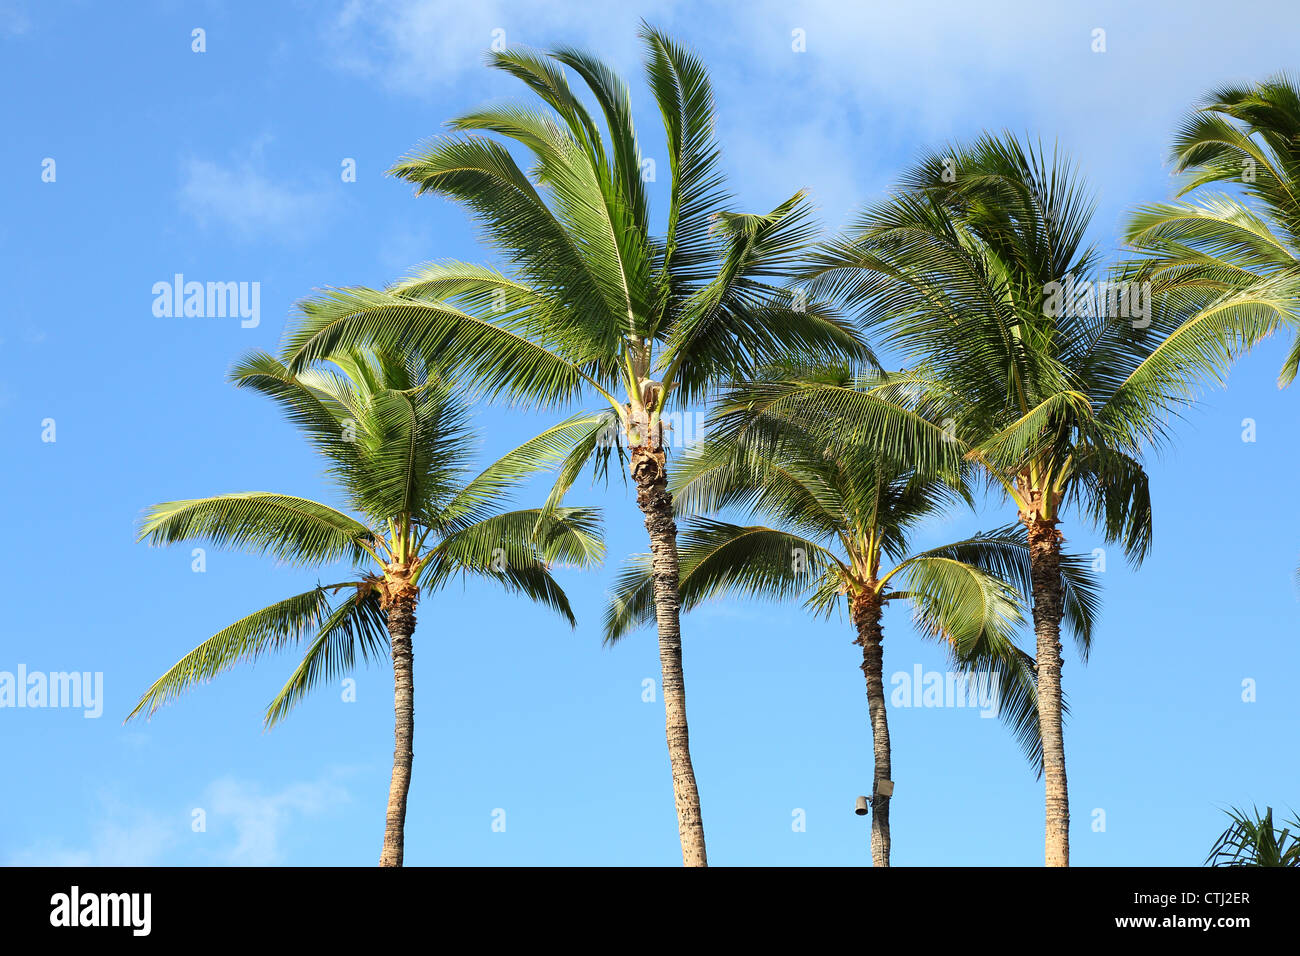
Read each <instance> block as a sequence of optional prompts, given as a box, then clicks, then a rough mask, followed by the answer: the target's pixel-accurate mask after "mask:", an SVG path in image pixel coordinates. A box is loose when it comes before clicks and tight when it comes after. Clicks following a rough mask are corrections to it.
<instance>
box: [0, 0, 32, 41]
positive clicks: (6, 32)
mask: <svg viewBox="0 0 1300 956" xmlns="http://www.w3.org/2000/svg"><path fill="white" fill-rule="evenodd" d="M31 28H32V21H31V18H30V17H28V16H27V11H26V10H25V9H23V7H22V6H21V5H20V4H18V3H15V2H11V0H0V36H6V37H17V36H22V35H23V34H24V33H26V32H27V31H28V30H30V29H31Z"/></svg>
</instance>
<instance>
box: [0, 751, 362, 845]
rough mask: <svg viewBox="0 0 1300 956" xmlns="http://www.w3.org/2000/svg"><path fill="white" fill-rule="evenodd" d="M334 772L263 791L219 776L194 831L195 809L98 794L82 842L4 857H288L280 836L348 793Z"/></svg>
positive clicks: (203, 800) (203, 802)
mask: <svg viewBox="0 0 1300 956" xmlns="http://www.w3.org/2000/svg"><path fill="white" fill-rule="evenodd" d="M339 776H340V774H338V773H335V774H332V775H329V776H326V777H324V778H322V779H320V780H316V781H308V782H302V783H294V784H289V785H288V786H286V787H284V788H282V789H280V790H272V791H269V792H268V791H266V790H265V789H264V788H263V787H262V786H260V785H259V784H257V783H253V782H249V781H246V780H239V779H237V778H234V777H222V778H220V779H218V780H215V781H213V782H212V783H211V784H210V785H209V786H208V787H206V788H205V789H204V791H203V796H202V798H201V799H200V800H198V801H197V804H198V806H197V808H198V809H202V810H203V812H204V814H205V817H206V819H205V829H204V831H203V832H199V833H196V832H194V830H193V829H192V821H193V816H192V814H193V810H194V809H195V808H191V807H179V808H174V809H171V810H168V811H158V810H155V809H142V808H134V807H130V806H127V805H126V804H124V803H123V802H122V801H121V800H120V799H119V798H118V797H116V796H113V795H111V794H101V795H100V797H99V808H98V810H97V812H96V814H95V816H94V818H93V819H92V821H91V823H90V833H89V838H88V840H87V841H86V842H85V843H84V844H83V845H75V844H71V845H70V844H69V843H67V842H65V841H63V840H61V839H40V840H37V841H35V842H34V843H32V844H31V845H29V846H28V847H26V848H24V849H21V850H18V851H16V852H14V853H12V854H10V855H9V857H8V858H7V859H6V860H5V861H4V862H5V863H6V864H8V865H11V866H163V865H176V864H177V863H185V862H193V861H194V858H195V857H197V858H198V860H200V861H202V862H209V863H210V862H212V861H216V862H219V863H223V864H229V865H232V866H274V865H278V864H282V863H284V862H285V851H284V842H285V838H286V835H287V833H288V831H289V830H290V828H291V827H293V826H294V825H295V824H296V823H298V822H299V821H301V820H302V819H303V818H305V817H313V816H317V815H319V814H322V813H326V812H328V811H330V810H332V809H334V808H335V807H338V806H340V805H342V804H344V803H347V802H348V801H349V800H350V799H351V798H350V795H349V794H348V792H347V790H346V789H345V788H344V787H343V786H342V785H341V784H340V783H338V777H339Z"/></svg>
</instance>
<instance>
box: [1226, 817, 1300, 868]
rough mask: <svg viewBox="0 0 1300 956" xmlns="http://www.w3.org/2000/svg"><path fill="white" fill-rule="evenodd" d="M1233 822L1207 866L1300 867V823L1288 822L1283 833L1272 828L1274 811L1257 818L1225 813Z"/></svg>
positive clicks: (1295, 821)
mask: <svg viewBox="0 0 1300 956" xmlns="http://www.w3.org/2000/svg"><path fill="white" fill-rule="evenodd" d="M1226 813H1227V814H1228V817H1229V818H1230V819H1231V820H1232V823H1231V824H1230V825H1229V827H1228V828H1227V829H1226V830H1224V831H1223V833H1222V834H1220V835H1219V839H1218V840H1217V841H1216V842H1215V844H1214V846H1213V848H1212V849H1211V850H1210V855H1209V856H1207V857H1206V858H1205V865H1206V866H1300V821H1297V820H1291V821H1289V822H1288V823H1287V826H1286V828H1285V829H1283V830H1281V831H1279V830H1276V829H1274V827H1273V808H1272V807H1268V808H1267V809H1266V810H1265V811H1264V815H1263V816H1260V813H1259V808H1258V807H1252V808H1251V812H1250V813H1246V812H1245V811H1244V810H1239V809H1237V808H1236V807H1233V808H1232V809H1231V810H1228V811H1226Z"/></svg>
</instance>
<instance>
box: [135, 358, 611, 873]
mask: <svg viewBox="0 0 1300 956" xmlns="http://www.w3.org/2000/svg"><path fill="white" fill-rule="evenodd" d="M333 366H334V368H333V369H332V370H328V371H327V370H312V371H308V372H304V373H303V374H301V375H297V376H295V375H292V374H290V373H289V371H288V370H287V369H286V368H285V367H284V366H283V365H282V364H280V362H278V361H277V360H276V359H275V358H273V357H271V356H269V355H266V354H263V353H254V354H252V355H250V356H249V357H247V358H246V359H245V360H244V361H242V362H241V363H240V364H239V365H237V366H236V368H235V369H234V371H233V372H232V376H231V377H232V380H233V381H234V383H235V384H236V385H237V386H238V387H240V388H251V389H254V390H256V391H258V392H261V393H262V394H264V395H267V396H269V397H270V398H272V399H273V400H275V401H276V402H277V403H278V404H279V405H280V406H281V407H282V408H283V409H284V411H285V412H286V414H287V416H288V418H289V419H290V420H291V421H292V422H293V423H294V424H295V425H297V426H298V427H300V428H301V429H302V430H303V431H304V432H305V433H306V435H307V437H308V439H309V440H310V441H311V443H312V445H313V446H314V447H315V448H316V450H317V451H319V452H320V453H321V454H322V455H323V456H324V457H325V459H326V460H327V461H328V462H329V472H328V473H329V475H330V476H331V477H332V478H333V479H334V480H335V481H337V482H338V483H339V485H340V486H341V487H342V489H343V491H344V493H345V495H346V498H347V501H348V504H349V506H350V507H351V509H352V510H353V511H354V512H355V513H356V515H357V517H353V516H352V515H350V514H347V513H345V512H344V511H340V510H338V509H335V508H333V507H330V506H329V505H326V504H321V503H319V502H316V501H312V500H309V499H306V498H299V497H294V496H291V495H282V494H271V493H266V492H252V493H242V494H228V495H217V496H215V497H211V498H198V499H192V500H187V501H171V502H166V503H164V504H159V505H155V506H154V507H153V508H151V509H149V511H148V512H147V513H146V514H145V516H144V519H143V522H142V524H141V528H140V538H141V540H147V541H148V542H149V543H150V544H156V545H166V544H175V543H178V542H181V541H189V540H207V541H211V542H214V543H216V544H218V545H222V546H232V547H236V548H241V549H243V550H246V551H251V552H253V553H256V554H269V555H271V556H273V557H275V558H277V559H279V560H280V561H283V562H286V563H289V564H293V565H301V566H325V565H329V564H333V563H335V562H337V561H350V562H352V563H353V564H355V565H357V568H356V570H355V571H354V572H353V573H352V574H351V575H349V576H347V578H346V579H345V580H343V581H341V582H339V583H336V584H326V585H319V586H317V587H315V588H312V589H311V590H310V591H306V592H304V593H302V594H297V595H294V596H293V597H290V598H286V599H285V600H283V601H279V602H277V603H275V604H272V605H270V606H269V607H265V608H263V609H262V610H260V611H255V612H253V613H252V614H250V615H248V616H247V617H244V618H241V619H240V620H238V621H236V622H235V623H234V624H231V625H230V626H229V627H227V628H225V629H223V630H221V631H219V632H217V633H216V634H215V635H213V636H212V637H210V638H208V639H207V640H206V641H204V642H203V643H202V644H200V645H199V646H198V647H196V648H194V650H192V651H190V652H189V653H188V654H186V655H185V656H184V657H182V658H181V659H180V660H179V661H178V662H177V663H176V664H175V665H174V666H173V667H171V668H170V669H169V670H168V671H167V672H166V673H164V674H163V675H162V676H161V677H159V678H158V680H156V681H155V682H154V683H153V686H151V687H150V688H149V690H148V691H147V692H146V693H145V695H144V696H143V697H142V698H141V699H140V702H139V703H138V704H136V706H135V709H134V710H133V711H131V713H130V715H128V717H127V719H128V720H129V719H130V718H131V717H134V716H136V715H137V714H140V713H142V712H148V713H149V714H152V713H153V712H154V711H156V710H157V709H158V708H159V707H161V706H162V705H163V704H165V703H166V702H168V701H169V700H172V699H173V698H175V697H177V696H178V695H179V694H181V693H182V692H183V691H185V690H187V689H188V688H190V687H191V686H193V685H194V684H197V683H200V682H202V681H206V680H209V679H211V678H212V677H215V676H216V675H217V674H219V673H221V672H223V671H225V670H227V669H228V668H230V667H231V666H233V665H234V664H235V663H237V662H238V661H241V660H251V659H254V658H256V657H258V656H260V655H262V654H264V653H266V652H268V651H276V650H282V649H285V648H287V647H290V646H293V645H296V644H300V643H302V642H304V641H306V642H307V643H306V651H305V653H304V654H303V659H302V663H300V664H299V665H298V668H297V669H296V670H295V671H294V672H293V674H292V675H291V676H290V677H289V680H288V682H287V683H286V684H285V685H284V687H283V689H282V690H281V691H280V693H279V694H277V695H276V697H275V699H274V700H272V701H271V703H270V706H269V707H268V708H267V711H266V723H267V725H268V726H271V725H274V724H275V723H277V722H278V721H280V720H281V719H283V718H284V717H285V716H286V715H287V714H288V713H289V711H290V709H291V708H292V707H293V706H294V705H295V704H297V703H298V702H299V701H300V700H301V699H302V698H303V697H304V696H305V695H306V694H307V693H308V692H309V691H310V690H312V689H313V688H314V687H317V686H319V685H320V684H322V683H323V682H325V681H329V680H332V679H334V678H335V677H336V676H337V675H338V674H340V673H345V672H346V671H348V670H350V669H351V668H352V667H353V666H354V664H355V663H356V660H357V659H358V657H360V658H361V659H362V660H369V659H370V658H371V657H372V656H374V657H377V656H378V655H379V654H381V653H382V651H383V648H384V646H385V645H387V646H388V647H389V648H390V650H391V654H392V661H393V686H394V715H395V731H394V736H395V749H394V753H393V773H392V782H391V785H390V788H389V796H388V813H387V822H386V825H385V829H384V843H383V852H382V853H381V855H380V865H381V866H401V865H402V858H403V849H404V838H403V834H404V826H405V821H406V800H407V793H408V790H409V788H410V784H411V762H412V754H413V751H412V747H413V742H414V732H415V684H414V674H413V669H412V653H413V652H412V637H413V635H414V633H415V612H416V608H417V606H418V604H419V602H420V598H421V594H422V593H425V594H428V593H431V592H434V591H437V590H439V589H440V588H442V587H443V586H444V585H446V584H447V583H448V582H450V581H451V580H452V579H453V578H455V577H458V576H462V575H468V574H473V575H480V576H483V577H486V578H489V579H491V580H494V581H497V582H499V583H500V584H502V585H503V586H504V587H506V588H507V589H508V590H510V591H514V592H519V593H522V594H524V595H525V596H527V597H529V598H531V599H532V600H534V601H537V602H539V603H541V604H544V605H546V606H548V607H550V608H552V609H554V610H555V611H556V612H558V613H559V614H560V615H561V616H562V617H563V618H564V619H565V620H567V621H568V622H569V623H570V625H573V624H574V617H573V611H572V609H571V608H570V607H569V602H568V599H567V598H566V597H565V594H564V591H563V590H562V589H561V588H560V586H559V584H558V583H556V581H555V579H554V578H553V577H552V576H551V573H550V570H549V568H550V565H551V564H552V563H553V562H562V563H567V564H572V565H578V566H587V565H591V564H595V563H598V562H600V561H601V559H602V557H603V544H602V542H601V539H600V536H599V523H598V514H597V512H595V511H594V510H592V509H587V508H555V509H551V510H549V511H547V512H545V513H544V512H543V511H542V510H541V509H532V510H512V511H506V510H503V508H502V506H503V505H504V504H505V503H506V502H507V500H508V496H509V493H510V491H511V489H512V488H513V487H514V486H515V485H516V484H517V483H518V482H519V481H520V480H521V479H522V478H524V477H525V476H526V475H528V474H529V473H530V472H531V471H533V470H535V469H536V468H537V467H539V464H543V463H545V462H547V461H548V460H549V459H547V457H546V455H545V450H544V448H540V447H539V445H538V443H536V442H530V443H527V444H525V445H522V446H520V447H519V448H516V449H515V450H514V451H512V452H511V453H510V454H508V455H506V456H505V457H504V458H502V459H500V460H499V461H497V462H496V463H495V464H493V465H491V466H490V467H488V468H487V469H485V470H484V471H482V472H480V473H479V474H478V475H477V476H476V477H473V478H472V479H469V471H468V467H467V466H468V464H469V462H470V460H471V455H472V451H473V449H472V444H473V433H472V431H471V430H470V428H469V427H468V411H467V408H466V406H465V404H464V403H463V402H462V401H461V400H460V399H459V398H458V397H457V395H456V393H455V391H454V390H453V387H452V385H451V384H450V382H449V381H448V380H447V379H446V378H445V377H444V376H441V375H438V374H435V373H432V372H430V371H429V370H428V369H426V368H425V367H424V366H423V364H422V363H420V362H418V361H416V360H405V361H399V360H398V359H396V358H394V357H392V356H391V355H389V354H387V353H378V354H368V355H354V356H351V357H343V356H336V357H335V358H334V359H333ZM466 479H469V480H466Z"/></svg>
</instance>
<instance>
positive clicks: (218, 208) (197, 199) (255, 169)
mask: <svg viewBox="0 0 1300 956" xmlns="http://www.w3.org/2000/svg"><path fill="white" fill-rule="evenodd" d="M261 152H262V149H261V146H260V145H254V147H253V149H252V150H251V154H252V156H251V158H247V159H242V160H239V161H236V162H233V163H228V164H223V163H218V162H214V161H212V160H209V159H194V158H191V159H189V160H187V161H186V162H185V163H184V164H183V166H182V170H181V188H180V202H181V206H182V208H184V209H185V210H186V211H188V212H189V213H190V214H192V215H193V216H194V217H195V219H196V220H198V222H199V224H200V225H201V226H203V227H207V226H210V225H213V224H216V225H220V226H223V227H225V228H228V229H230V230H231V231H233V232H234V233H236V234H237V235H239V236H240V237H241V238H245V239H252V238H259V239H272V240H277V241H281V240H290V241H293V240H299V239H303V238H306V237H307V236H310V235H312V234H314V233H316V232H317V231H318V229H319V227H320V225H321V223H322V222H323V220H324V219H325V218H326V216H327V215H328V213H329V210H330V206H331V205H332V202H333V200H332V198H331V195H330V194H329V193H328V192H325V191H324V190H319V189H318V190H312V189H307V188H304V187H302V186H301V185H299V184H298V183H296V182H294V181H290V180H289V179H288V178H287V175H286V174H285V173H281V174H280V175H278V176H276V177H272V176H271V175H270V174H269V173H268V172H266V165H265V163H264V162H263V161H262V159H261Z"/></svg>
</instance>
